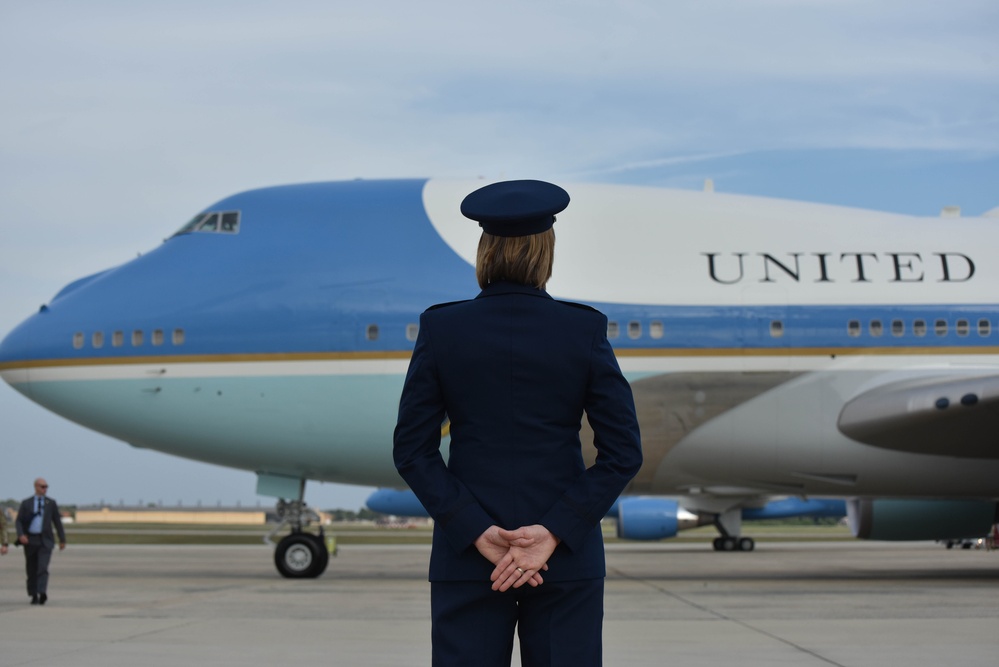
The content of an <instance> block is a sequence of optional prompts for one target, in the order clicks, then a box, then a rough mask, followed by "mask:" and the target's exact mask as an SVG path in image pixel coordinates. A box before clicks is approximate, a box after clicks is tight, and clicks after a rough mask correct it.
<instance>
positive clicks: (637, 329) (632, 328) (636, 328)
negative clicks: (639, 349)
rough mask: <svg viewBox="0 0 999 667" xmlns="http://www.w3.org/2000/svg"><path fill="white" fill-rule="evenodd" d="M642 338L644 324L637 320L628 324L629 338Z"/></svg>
mask: <svg viewBox="0 0 999 667" xmlns="http://www.w3.org/2000/svg"><path fill="white" fill-rule="evenodd" d="M641 337H642V323H641V322H638V321H636V320H632V321H631V322H628V338H632V339H634V338H641Z"/></svg>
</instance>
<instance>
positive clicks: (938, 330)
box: [933, 320, 947, 336]
mask: <svg viewBox="0 0 999 667" xmlns="http://www.w3.org/2000/svg"><path fill="white" fill-rule="evenodd" d="M933 333H935V334H936V335H938V336H946V335H947V320H937V321H936V322H934V323H933Z"/></svg>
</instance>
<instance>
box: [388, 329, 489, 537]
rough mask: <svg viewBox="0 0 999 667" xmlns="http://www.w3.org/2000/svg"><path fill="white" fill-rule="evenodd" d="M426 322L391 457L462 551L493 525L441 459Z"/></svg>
mask: <svg viewBox="0 0 999 667" xmlns="http://www.w3.org/2000/svg"><path fill="white" fill-rule="evenodd" d="M428 320H429V318H428V317H427V314H426V313H424V314H423V315H421V316H420V333H419V335H418V336H417V339H416V346H415V347H414V349H413V358H412V360H411V361H410V363H409V371H408V373H407V374H406V382H405V384H404V385H403V389H402V398H401V399H400V401H399V419H398V423H397V424H396V427H395V435H394V438H393V448H392V456H393V459H394V460H395V466H396V469H397V470H398V471H399V474H400V475H401V476H402V478H403V479H404V480H405V481H406V483H407V484H408V485H409V488H410V489H412V490H413V492H414V493H415V494H416V497H417V498H418V499H419V500H420V502H421V503H422V504H423V507H424V508H425V509H426V510H427V512H429V513H430V516H431V517H433V519H434V521H435V522H436V523H437V525H438V526H439V527H440V528H441V529H442V530H443V531H444V534H445V535H446V537H447V540H448V542H449V543H450V544H451V546H452V548H454V549H455V550H456V551H459V552H460V551H464V550H465V549H467V548H468V547H469V546H471V545H472V544H473V543H474V542H475V540H476V539H477V538H478V537H479V536H480V535H481V534H482V533H483V532H485V530H486V529H487V528H489V527H490V526H491V525H493V524H494V523H495V521H494V520H493V519H492V518H491V517H490V516H489V514H488V513H486V511H485V510H484V509H483V508H482V506H481V505H480V504H479V502H478V500H476V498H475V497H474V496H473V495H472V493H471V492H470V491H469V490H468V488H467V487H466V486H465V485H464V484H462V483H461V481H460V480H458V479H457V478H456V477H455V476H454V475H452V474H451V472H450V471H449V470H448V468H447V465H446V464H445V463H444V458H443V457H442V456H441V451H440V448H441V425H442V423H443V421H444V417H445V407H444V399H443V394H442V392H441V387H440V383H439V380H438V376H437V370H436V367H435V363H434V353H433V343H432V341H431V332H430V325H429V322H428Z"/></svg>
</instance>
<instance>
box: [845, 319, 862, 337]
mask: <svg viewBox="0 0 999 667" xmlns="http://www.w3.org/2000/svg"><path fill="white" fill-rule="evenodd" d="M846 333H847V335H849V336H850V337H851V338H859V337H860V322H859V321H857V320H850V322H849V323H848V324H847V325H846Z"/></svg>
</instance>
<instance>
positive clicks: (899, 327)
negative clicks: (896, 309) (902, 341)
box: [891, 320, 905, 338]
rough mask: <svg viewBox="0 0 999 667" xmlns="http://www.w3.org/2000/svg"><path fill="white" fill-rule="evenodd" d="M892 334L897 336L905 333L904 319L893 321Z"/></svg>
mask: <svg viewBox="0 0 999 667" xmlns="http://www.w3.org/2000/svg"><path fill="white" fill-rule="evenodd" d="M891 335H892V336H895V337H896V338H897V337H899V336H904V335H905V322H903V321H902V320H892V321H891Z"/></svg>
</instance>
